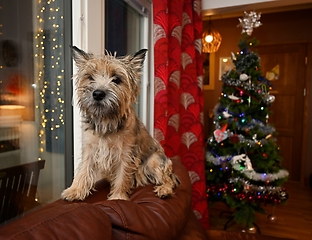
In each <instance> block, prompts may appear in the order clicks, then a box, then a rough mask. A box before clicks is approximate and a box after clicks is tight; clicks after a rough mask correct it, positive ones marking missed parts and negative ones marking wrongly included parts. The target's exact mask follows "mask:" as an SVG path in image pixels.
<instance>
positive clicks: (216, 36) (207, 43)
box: [202, 20, 222, 53]
mask: <svg viewBox="0 0 312 240" xmlns="http://www.w3.org/2000/svg"><path fill="white" fill-rule="evenodd" d="M221 41H222V37H221V35H220V33H219V32H218V31H215V30H213V29H212V27H211V21H210V20H209V22H208V28H206V29H204V31H203V35H202V44H203V49H202V51H203V52H205V53H214V52H216V51H218V49H219V47H220V45H221Z"/></svg>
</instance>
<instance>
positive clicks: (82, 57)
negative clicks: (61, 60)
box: [70, 46, 92, 67]
mask: <svg viewBox="0 0 312 240" xmlns="http://www.w3.org/2000/svg"><path fill="white" fill-rule="evenodd" d="M70 47H71V49H72V54H73V59H74V60H75V62H76V64H77V66H78V67H80V66H83V65H84V64H85V62H86V61H87V60H89V59H90V58H91V57H92V54H90V53H86V52H84V51H83V50H81V49H79V48H77V47H76V46H70Z"/></svg>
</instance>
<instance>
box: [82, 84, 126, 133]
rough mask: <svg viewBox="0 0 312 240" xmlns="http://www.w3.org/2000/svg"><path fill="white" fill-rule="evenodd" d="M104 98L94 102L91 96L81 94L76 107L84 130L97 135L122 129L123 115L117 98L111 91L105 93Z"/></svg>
mask: <svg viewBox="0 0 312 240" xmlns="http://www.w3.org/2000/svg"><path fill="white" fill-rule="evenodd" d="M105 93H106V96H105V98H104V99H103V100H101V101H96V100H94V99H93V97H92V96H87V95H88V94H85V93H84V94H83V96H82V97H81V98H79V99H78V105H79V108H80V110H81V111H82V113H83V117H84V122H85V123H86V130H93V131H94V132H96V133H99V134H106V133H113V132H117V131H118V130H120V129H121V128H122V127H123V122H124V119H125V117H124V115H125V113H123V111H124V110H123V109H122V108H121V102H120V100H119V97H118V96H117V95H116V94H115V93H114V92H113V91H108V90H107V91H105Z"/></svg>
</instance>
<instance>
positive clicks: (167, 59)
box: [153, 0, 209, 228]
mask: <svg viewBox="0 0 312 240" xmlns="http://www.w3.org/2000/svg"><path fill="white" fill-rule="evenodd" d="M153 8H154V10H153V11H154V54H155V119H154V120H155V126H154V127H155V133H154V135H155V138H156V139H157V140H158V141H159V142H160V143H161V144H162V146H163V147H164V149H165V152H166V154H167V156H168V157H170V158H178V159H180V160H181V161H182V163H183V164H184V166H185V167H186V168H187V169H188V171H189V175H190V179H191V182H192V185H193V193H192V207H193V209H194V212H195V214H196V216H197V217H198V219H199V220H200V222H201V223H202V225H203V226H204V227H205V228H208V227H209V221H208V204H207V196H206V184H205V168H204V139H203V102H204V100H203V83H202V73H203V69H202V67H203V66H202V57H201V34H202V18H201V0H157V1H153Z"/></svg>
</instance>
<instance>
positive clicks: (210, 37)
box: [205, 34, 213, 43]
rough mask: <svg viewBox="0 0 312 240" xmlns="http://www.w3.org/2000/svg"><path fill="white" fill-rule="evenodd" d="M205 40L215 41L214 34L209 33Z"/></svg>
mask: <svg viewBox="0 0 312 240" xmlns="http://www.w3.org/2000/svg"><path fill="white" fill-rule="evenodd" d="M205 41H206V42H208V43H211V42H212V41H213V36H212V35H210V34H209V35H207V36H206V37H205Z"/></svg>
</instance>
